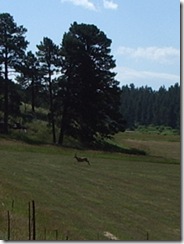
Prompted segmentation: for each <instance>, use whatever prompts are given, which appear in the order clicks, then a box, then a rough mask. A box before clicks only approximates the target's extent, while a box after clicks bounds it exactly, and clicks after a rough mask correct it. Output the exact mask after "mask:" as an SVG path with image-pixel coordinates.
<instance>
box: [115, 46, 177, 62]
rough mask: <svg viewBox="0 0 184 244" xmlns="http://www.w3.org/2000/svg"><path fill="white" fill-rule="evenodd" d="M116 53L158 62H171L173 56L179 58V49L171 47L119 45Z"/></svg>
mask: <svg viewBox="0 0 184 244" xmlns="http://www.w3.org/2000/svg"><path fill="white" fill-rule="evenodd" d="M117 54H120V55H123V56H128V57H131V58H135V59H140V58H141V59H147V60H152V61H156V62H160V63H171V62H172V61H173V60H174V59H175V58H177V59H179V57H180V50H179V49H176V48H173V47H162V48H159V47H145V48H144V47H138V48H130V47H124V46H122V47H119V48H118V51H117Z"/></svg>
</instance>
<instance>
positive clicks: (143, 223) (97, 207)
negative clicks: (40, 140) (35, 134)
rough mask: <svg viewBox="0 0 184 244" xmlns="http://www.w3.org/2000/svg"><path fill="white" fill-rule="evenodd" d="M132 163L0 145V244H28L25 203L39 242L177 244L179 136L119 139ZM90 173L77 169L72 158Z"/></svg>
mask: <svg viewBox="0 0 184 244" xmlns="http://www.w3.org/2000/svg"><path fill="white" fill-rule="evenodd" d="M111 143H113V144H114V145H118V146H122V147H124V148H137V149H140V150H144V151H145V152H146V155H129V154H125V153H120V152H108V151H100V150H79V149H75V148H67V147H58V146H53V145H31V144H26V143H24V142H21V141H17V140H13V139H7V138H1V139H0V168H1V177H0V239H3V240H7V211H10V220H11V233H10V239H11V240H28V202H29V201H32V200H34V201H35V205H36V239H37V240H45V239H46V240H56V238H57V239H58V240H66V239H69V240H108V237H107V236H106V235H105V234H104V232H109V233H112V234H113V235H114V236H115V237H116V238H117V239H118V240H132V241H133V240H137V241H140V240H146V239H149V240H160V241H169V240H174V241H179V240H180V239H181V230H180V227H181V217H180V212H181V209H180V208H181V205H180V201H181V199H180V196H181V185H180V184H181V171H180V170H181V167H180V136H179V135H157V134H147V133H140V132H125V133H119V134H117V135H116V136H115V138H114V139H113V140H112V141H111ZM76 152H77V154H78V156H86V157H88V159H89V160H90V162H91V166H89V165H88V164H86V163H80V164H77V163H76V160H75V159H74V154H75V153H76Z"/></svg>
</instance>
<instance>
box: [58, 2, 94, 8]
mask: <svg viewBox="0 0 184 244" xmlns="http://www.w3.org/2000/svg"><path fill="white" fill-rule="evenodd" d="M61 2H62V3H63V2H70V3H72V4H74V5H76V6H80V7H83V8H86V9H89V10H97V8H96V6H95V4H94V3H93V2H91V1H90V0H61Z"/></svg>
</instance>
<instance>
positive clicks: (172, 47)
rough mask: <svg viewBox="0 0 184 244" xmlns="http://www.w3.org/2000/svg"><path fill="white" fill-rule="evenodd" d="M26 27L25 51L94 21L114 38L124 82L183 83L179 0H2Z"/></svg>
mask: <svg viewBox="0 0 184 244" xmlns="http://www.w3.org/2000/svg"><path fill="white" fill-rule="evenodd" d="M4 12H8V13H10V14H11V15H12V16H13V17H14V20H15V22H16V23H17V24H18V25H23V26H24V27H25V28H27V30H28V32H27V33H26V37H27V40H28V41H29V42H30V44H29V46H28V49H27V50H32V51H33V52H34V51H36V45H37V44H39V43H40V41H42V39H43V37H49V38H51V39H52V40H53V41H54V42H55V43H56V44H58V45H59V44H60V43H61V40H62V37H63V34H64V33H65V32H67V31H68V30H69V27H70V25H71V24H72V23H73V22H74V21H77V22H78V23H86V24H95V25H96V26H97V27H98V28H99V29H100V30H102V31H104V32H105V34H106V35H107V37H108V38H110V39H111V40H112V46H111V50H112V55H113V56H114V59H115V60H116V66H117V67H116V68H115V72H117V76H116V78H117V80H119V81H120V85H126V84H130V83H134V84H135V86H136V87H140V86H145V85H147V86H150V87H152V88H153V89H155V90H157V89H158V88H159V87H160V86H163V85H164V86H165V87H166V88H168V87H169V86H171V85H173V84H175V83H176V82H178V83H180V1H177V0H29V1H28V0H0V13H4Z"/></svg>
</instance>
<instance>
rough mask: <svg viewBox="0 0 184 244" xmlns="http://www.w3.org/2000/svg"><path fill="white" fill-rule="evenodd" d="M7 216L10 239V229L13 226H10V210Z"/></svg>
mask: <svg viewBox="0 0 184 244" xmlns="http://www.w3.org/2000/svg"><path fill="white" fill-rule="evenodd" d="M7 214H8V215H7V217H8V241H9V240H10V231H11V226H10V211H8V212H7Z"/></svg>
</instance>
